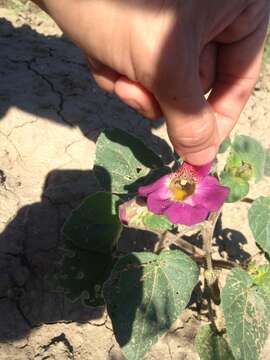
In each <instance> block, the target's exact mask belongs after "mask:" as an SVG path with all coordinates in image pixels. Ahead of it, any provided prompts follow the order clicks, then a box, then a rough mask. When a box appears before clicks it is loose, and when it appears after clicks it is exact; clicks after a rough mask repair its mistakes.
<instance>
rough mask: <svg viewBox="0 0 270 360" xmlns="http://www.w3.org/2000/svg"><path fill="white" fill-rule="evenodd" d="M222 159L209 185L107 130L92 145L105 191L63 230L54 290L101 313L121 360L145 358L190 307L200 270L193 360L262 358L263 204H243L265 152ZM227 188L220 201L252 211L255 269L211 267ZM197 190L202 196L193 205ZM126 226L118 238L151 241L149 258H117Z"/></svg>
mask: <svg viewBox="0 0 270 360" xmlns="http://www.w3.org/2000/svg"><path fill="white" fill-rule="evenodd" d="M221 151H222V152H225V151H227V152H228V153H229V155H228V159H227V162H226V165H225V168H224V170H223V171H222V172H221V174H219V176H218V174H217V173H216V171H215V170H213V168H212V170H211V171H212V173H211V176H209V175H208V170H209V167H208V168H207V169H208V170H207V172H206V168H203V169H199V170H198V169H194V168H193V167H191V166H190V165H185V164H181V163H180V162H179V160H178V161H176V163H174V164H173V168H174V169H177V171H176V172H175V171H173V170H172V167H168V166H166V165H165V164H164V163H163V161H162V159H161V158H160V157H159V156H158V155H157V154H155V153H154V152H153V151H152V150H149V149H148V148H147V147H146V146H145V145H144V144H143V143H142V142H141V141H140V140H139V139H137V138H135V137H133V136H131V135H130V134H127V133H125V132H123V131H120V130H111V131H104V132H103V133H102V134H101V135H100V136H99V139H98V141H97V150H96V161H95V167H94V171H95V175H96V177H97V179H98V181H99V183H100V185H101V186H102V188H103V189H104V190H103V191H100V192H97V193H96V194H94V195H92V196H89V197H88V198H86V199H85V200H84V202H83V203H82V204H81V205H80V206H79V207H78V208H77V209H76V210H74V211H73V212H72V214H71V216H70V217H69V219H68V220H67V221H66V223H65V225H64V228H63V235H64V238H65V256H64V258H63V265H62V270H61V273H60V274H59V275H58V276H57V283H58V285H59V286H60V287H61V288H64V290H65V292H66V295H67V296H68V297H69V298H70V299H71V300H73V301H75V300H78V299H82V300H83V303H84V304H86V305H91V306H97V305H102V304H106V306H107V310H108V314H109V316H110V318H111V320H112V324H113V329H114V333H115V336H116V339H117V341H118V343H119V344H120V346H121V348H122V351H123V353H124V354H125V356H126V358H127V359H128V360H140V359H143V357H144V355H145V354H146V353H147V352H148V351H149V350H150V348H151V346H152V345H153V344H154V343H155V342H156V341H157V340H158V338H159V337H160V336H162V335H163V334H164V333H166V331H168V330H169V328H170V327H171V325H172V323H173V322H174V321H175V320H176V319H177V318H178V317H179V315H181V313H182V312H183V311H184V309H185V308H186V307H187V306H188V303H189V301H190V298H191V294H192V292H193V291H194V288H195V287H196V286H197V285H198V283H199V268H201V269H202V274H203V278H202V279H201V288H202V299H201V301H202V302H205V303H206V304H207V316H208V319H209V324H208V325H207V326H203V327H202V328H201V329H200V330H199V332H198V334H197V337H196V349H197V351H198V353H199V355H200V358H201V359H203V360H211V359H221V360H230V359H236V360H255V359H258V358H259V356H260V352H261V349H262V347H263V346H264V343H265V340H266V337H267V335H268V327H269V324H270V285H269V284H270V263H269V262H268V260H267V259H269V257H268V256H269V254H270V198H267V197H259V198H258V199H256V200H253V199H249V198H246V196H247V195H248V191H249V185H250V183H251V182H255V183H256V182H258V181H260V180H261V178H262V177H263V176H266V175H268V176H269V152H267V151H266V150H265V149H264V148H263V147H262V146H261V145H260V143H259V142H258V141H256V140H255V139H252V138H250V137H247V136H242V135H241V136H236V137H235V138H234V139H233V141H228V140H227V141H226V143H224V144H223V146H222V148H221ZM198 174H199V175H198ZM198 176H199V178H198ZM217 177H219V178H220V181H221V184H222V185H220V184H219V183H218V180H217ZM158 179H159V180H158ZM205 179H206V180H205ZM153 183H154V185H153ZM199 185H200V186H201V188H200V187H199ZM206 185H207V186H206ZM205 186H206V187H207V192H206V193H204V191H206V190H205ZM203 187H204V188H203ZM226 187H229V188H230V190H231V191H230V195H229V196H228V198H227V201H228V202H235V201H246V202H248V203H249V204H250V209H249V211H248V220H249V224H250V227H251V230H252V233H253V235H254V238H255V240H256V242H257V245H258V247H259V249H258V250H259V251H260V252H261V253H262V254H265V261H264V264H263V265H257V264H256V263H255V262H253V261H249V262H245V263H242V264H237V263H235V262H233V261H225V260H218V259H213V258H212V242H213V234H214V230H215V227H216V223H217V221H218V219H219V216H220V211H221V210H220V205H221V203H222V202H223V201H224V199H225V197H226V196H227V195H228V190H227V188H226ZM195 188H196V189H199V190H200V189H201V190H200V191H202V189H203V191H202V192H200V193H199V195H200V196H199V197H198V196H197V198H195V195H196V194H197V193H196V191H199V190H196V191H195V190H194V189H195ZM211 191H213V194H212V193H211ZM138 194H139V196H138ZM153 194H154V195H153ZM194 194H195V195H194ZM205 194H207V196H205ZM197 195H198V194H197ZM212 195H213V196H212ZM225 195H226V196H225ZM190 199H192V201H193V203H192V202H191V200H190ZM195 200H196V201H195ZM160 201H161V203H160ZM157 203H158V204H159V205H158V206H156V204H157ZM191 203H192V204H193V205H190V204H191ZM153 204H154V205H153ZM160 204H161V205H162V206H160ZM163 206H164V211H163V210H162V209H163ZM149 208H150V209H152V211H150V210H149ZM183 208H184V211H183V212H182V213H181V211H182V210H183ZM169 209H173V210H169ZM198 211H199V213H200V214H199V217H197V220H194V219H195V217H196V216H197V215H198ZM157 213H158V214H157ZM180 213H181V214H182V215H181V216H180V215H179V214H180ZM187 215H188V216H187ZM198 219H201V221H199V220H198ZM120 220H121V221H120ZM198 222H199V223H198ZM124 227H125V231H124V232H123V234H122V238H123V237H124V238H128V232H129V231H132V229H135V230H136V231H137V230H141V231H148V234H149V236H150V233H152V234H154V236H155V237H156V245H155V249H154V251H152V252H151V251H143V252H131V253H128V254H123V253H120V250H119V247H118V240H119V237H120V235H121V233H122V230H123V228H124ZM133 231H134V230H133ZM191 234H193V235H194V234H197V236H201V237H202V241H203V246H202V248H200V247H197V246H194V245H192V244H191V243H190V242H189V240H188V236H190V235H191ZM184 235H185V238H183V236H184ZM224 241H226V240H224ZM172 246H174V250H172V249H171V247H172ZM224 271H226V272H228V271H229V274H228V276H227V280H226V284H225V286H224V287H223V288H222V289H221V288H220V284H219V276H220V274H221V273H223V272H224Z"/></svg>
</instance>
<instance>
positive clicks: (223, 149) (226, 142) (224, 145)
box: [218, 137, 231, 154]
mask: <svg viewBox="0 0 270 360" xmlns="http://www.w3.org/2000/svg"><path fill="white" fill-rule="evenodd" d="M230 146H231V139H230V138H229V137H228V138H226V139H225V140H224V141H223V143H222V144H221V145H220V147H219V150H218V152H219V154H224V153H225V152H226V151H227V150H228V148H229V147H230Z"/></svg>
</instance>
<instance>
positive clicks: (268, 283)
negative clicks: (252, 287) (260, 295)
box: [248, 264, 270, 299]
mask: <svg viewBox="0 0 270 360" xmlns="http://www.w3.org/2000/svg"><path fill="white" fill-rule="evenodd" d="M248 273H249V274H250V276H251V278H252V281H253V283H254V284H256V285H258V286H259V287H260V288H261V289H263V290H264V291H265V293H266V294H267V296H268V297H269V299H270V264H265V265H261V266H256V265H253V266H251V268H250V267H249V271H248Z"/></svg>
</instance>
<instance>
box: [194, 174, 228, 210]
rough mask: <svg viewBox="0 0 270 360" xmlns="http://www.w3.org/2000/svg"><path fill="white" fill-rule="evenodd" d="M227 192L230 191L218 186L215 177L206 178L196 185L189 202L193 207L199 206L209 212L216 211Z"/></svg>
mask: <svg viewBox="0 0 270 360" xmlns="http://www.w3.org/2000/svg"><path fill="white" fill-rule="evenodd" d="M229 192H230V189H229V188H228V187H225V186H222V185H220V184H219V181H218V180H217V179H216V178H215V177H213V176H206V177H205V178H203V179H202V180H201V181H200V182H199V183H198V184H197V186H196V190H195V192H194V194H192V196H191V197H190V199H189V200H190V201H191V202H192V204H193V205H194V206H196V205H201V206H204V207H205V208H207V209H208V210H209V211H218V210H219V209H220V207H221V206H222V204H223V203H224V201H225V200H226V198H227V197H228V195H229Z"/></svg>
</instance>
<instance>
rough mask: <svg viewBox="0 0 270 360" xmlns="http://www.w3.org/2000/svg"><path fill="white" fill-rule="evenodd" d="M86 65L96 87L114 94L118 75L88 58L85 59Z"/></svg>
mask: <svg viewBox="0 0 270 360" xmlns="http://www.w3.org/2000/svg"><path fill="white" fill-rule="evenodd" d="M87 64H88V66H89V69H90V71H91V74H92V76H93V78H94V80H95V81H96V83H97V85H98V86H100V87H101V88H102V89H103V90H105V91H108V92H110V93H112V92H114V87H115V83H116V81H117V79H118V78H119V77H120V74H119V73H118V72H117V71H114V70H112V69H111V68H109V67H108V66H106V65H103V64H101V63H100V62H98V61H96V60H94V59H91V58H90V57H87Z"/></svg>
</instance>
